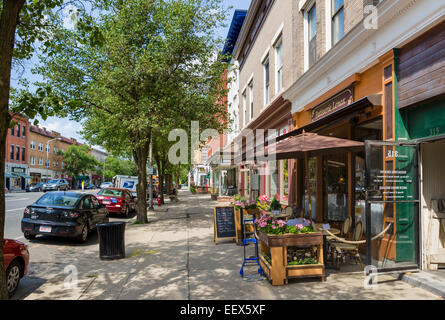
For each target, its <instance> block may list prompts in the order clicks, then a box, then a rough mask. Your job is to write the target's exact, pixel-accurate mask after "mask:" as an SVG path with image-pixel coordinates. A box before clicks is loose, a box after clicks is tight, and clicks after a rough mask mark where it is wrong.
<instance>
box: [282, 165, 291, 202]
mask: <svg viewBox="0 0 445 320" xmlns="http://www.w3.org/2000/svg"><path fill="white" fill-rule="evenodd" d="M288 200H289V160H287V159H286V160H281V161H280V201H281V203H283V204H287V203H288Z"/></svg>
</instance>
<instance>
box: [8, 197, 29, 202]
mask: <svg viewBox="0 0 445 320" xmlns="http://www.w3.org/2000/svg"><path fill="white" fill-rule="evenodd" d="M22 200H29V198H20V199H11V200H9V199H6V202H12V201H22Z"/></svg>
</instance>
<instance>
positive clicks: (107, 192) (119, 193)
mask: <svg viewBox="0 0 445 320" xmlns="http://www.w3.org/2000/svg"><path fill="white" fill-rule="evenodd" d="M98 194H100V195H101V196H111V197H120V196H122V190H113V189H102V190H100V191H99V193H98Z"/></svg>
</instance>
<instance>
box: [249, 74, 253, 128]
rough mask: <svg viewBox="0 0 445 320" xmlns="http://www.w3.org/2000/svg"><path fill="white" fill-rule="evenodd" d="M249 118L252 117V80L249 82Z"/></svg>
mask: <svg viewBox="0 0 445 320" xmlns="http://www.w3.org/2000/svg"><path fill="white" fill-rule="evenodd" d="M249 105H250V110H249V111H250V120H252V119H253V82H251V83H250V84H249Z"/></svg>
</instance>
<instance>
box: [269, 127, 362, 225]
mask: <svg viewBox="0 0 445 320" xmlns="http://www.w3.org/2000/svg"><path fill="white" fill-rule="evenodd" d="M363 148H364V143H363V142H359V141H353V140H348V139H340V138H336V137H328V136H321V135H319V134H316V133H307V132H303V133H302V134H299V135H297V136H293V137H290V138H288V139H286V140H282V141H278V142H276V143H274V144H271V145H268V146H267V147H265V150H266V152H267V154H268V156H269V157H270V156H275V158H276V160H283V159H295V158H300V159H304V162H305V171H306V172H305V174H306V179H307V180H306V181H307V190H308V203H309V215H310V219H311V223H312V201H311V188H310V181H309V165H308V162H309V161H308V158H309V157H314V156H322V155H328V154H335V153H340V152H355V151H361V150H363Z"/></svg>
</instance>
